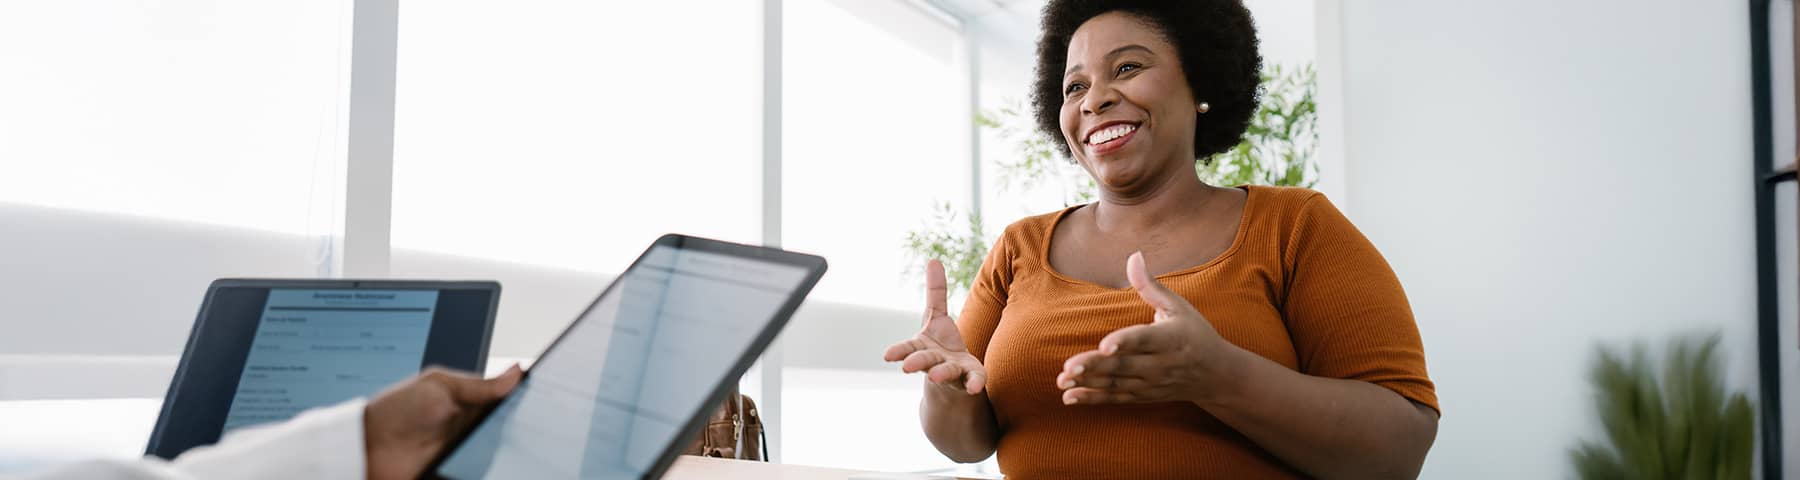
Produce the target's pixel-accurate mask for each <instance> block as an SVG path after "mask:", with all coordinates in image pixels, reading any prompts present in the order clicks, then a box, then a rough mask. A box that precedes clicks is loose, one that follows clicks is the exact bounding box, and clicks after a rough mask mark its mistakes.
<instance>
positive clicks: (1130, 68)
mask: <svg viewBox="0 0 1800 480" xmlns="http://www.w3.org/2000/svg"><path fill="white" fill-rule="evenodd" d="M1140 68H1144V66H1143V65H1138V64H1135V63H1127V64H1124V65H1119V74H1120V75H1124V74H1125V72H1130V71H1133V70H1137V69H1140Z"/></svg>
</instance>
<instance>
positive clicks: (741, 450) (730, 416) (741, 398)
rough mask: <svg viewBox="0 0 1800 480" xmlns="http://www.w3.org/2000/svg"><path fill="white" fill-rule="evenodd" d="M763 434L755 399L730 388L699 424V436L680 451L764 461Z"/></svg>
mask: <svg viewBox="0 0 1800 480" xmlns="http://www.w3.org/2000/svg"><path fill="white" fill-rule="evenodd" d="M763 435H764V433H763V424H762V415H759V414H757V412H756V402H755V401H753V400H750V396H749V395H742V394H739V393H738V391H737V389H736V388H733V389H731V393H730V394H729V395H726V396H725V403H724V404H723V405H719V408H718V410H716V411H714V412H713V414H712V416H711V417H710V418H708V419H707V421H706V425H705V426H703V427H701V428H700V438H699V439H696V440H695V441H694V444H693V445H689V446H688V448H687V450H685V451H682V452H681V453H682V454H683V455H699V456H702V457H716V458H733V459H738V460H757V461H764V462H766V461H769V449H768V448H769V447H768V445H767V444H766V442H765V440H767V438H766V437H764V436H763Z"/></svg>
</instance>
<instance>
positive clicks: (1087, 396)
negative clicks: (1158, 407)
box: [1062, 387, 1143, 405]
mask: <svg viewBox="0 0 1800 480" xmlns="http://www.w3.org/2000/svg"><path fill="white" fill-rule="evenodd" d="M1062 400H1063V404H1064V405H1076V404H1085V405H1093V404H1101V403H1136V402H1140V401H1143V399H1142V397H1141V396H1139V394H1138V393H1136V392H1120V391H1110V390H1101V389H1097V388H1087V387H1076V388H1071V389H1068V390H1064V391H1063V394H1062Z"/></svg>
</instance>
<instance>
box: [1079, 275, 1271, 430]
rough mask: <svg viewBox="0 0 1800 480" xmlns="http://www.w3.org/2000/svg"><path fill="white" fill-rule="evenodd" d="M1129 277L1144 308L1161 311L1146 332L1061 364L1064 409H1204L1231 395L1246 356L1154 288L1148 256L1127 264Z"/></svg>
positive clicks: (1115, 336) (1134, 329) (1119, 336)
mask: <svg viewBox="0 0 1800 480" xmlns="http://www.w3.org/2000/svg"><path fill="white" fill-rule="evenodd" d="M1125 276H1126V277H1127V278H1129V279H1130V280H1131V288H1132V289H1135V290H1137V293H1138V296H1139V297H1142V298H1143V299H1144V303H1148V304H1150V306H1151V307H1153V308H1155V309H1156V317H1155V319H1154V320H1153V321H1152V322H1151V323H1149V324H1144V325H1133V326H1130V327H1125V328H1121V329H1118V330H1116V331H1114V332H1112V333H1111V334H1108V335H1107V336H1106V338H1103V339H1101V340H1100V348H1099V349H1096V350H1089V351H1086V352H1081V353H1078V354H1075V356H1073V357H1069V359H1068V360H1067V361H1065V362H1063V371H1062V373H1061V374H1058V375H1057V376H1056V385H1057V386H1058V387H1060V388H1062V389H1063V394H1062V400H1063V403H1064V404H1069V405H1074V404H1101V403H1153V402H1197V403H1203V402H1204V401H1205V400H1207V399H1209V398H1212V397H1213V396H1214V394H1216V393H1218V392H1221V391H1228V389H1229V388H1231V387H1230V386H1229V384H1230V382H1231V381H1233V380H1235V378H1234V377H1235V375H1234V374H1233V372H1235V371H1239V365H1242V363H1243V362H1241V361H1238V359H1239V358H1241V355H1245V354H1248V353H1249V352H1248V351H1245V350H1243V349H1241V348H1238V347H1237V346H1235V345H1232V344H1231V343H1230V342H1226V341H1225V339H1224V338H1222V337H1220V336H1219V332H1218V330H1215V329H1213V326H1212V322H1209V321H1207V320H1206V317H1205V316H1202V315H1200V311H1198V310H1195V309H1194V306H1193V305H1192V304H1189V303H1188V301H1187V299H1185V298H1182V297H1181V295H1179V294H1176V293H1175V292H1174V291H1173V290H1169V288H1168V287H1166V286H1163V284H1162V283H1161V282H1157V281H1156V279H1155V278H1152V277H1151V276H1150V274H1149V273H1148V272H1147V271H1146V270H1145V268H1144V254H1143V253H1141V252H1140V253H1134V254H1132V255H1131V258H1129V259H1126V260H1125Z"/></svg>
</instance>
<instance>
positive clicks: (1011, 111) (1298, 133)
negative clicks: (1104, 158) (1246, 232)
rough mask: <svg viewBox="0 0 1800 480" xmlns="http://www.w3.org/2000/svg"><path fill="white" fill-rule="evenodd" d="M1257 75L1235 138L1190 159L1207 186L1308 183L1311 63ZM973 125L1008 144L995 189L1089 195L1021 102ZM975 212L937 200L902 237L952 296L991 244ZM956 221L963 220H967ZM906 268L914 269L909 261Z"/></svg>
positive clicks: (1078, 200) (1086, 198)
mask: <svg viewBox="0 0 1800 480" xmlns="http://www.w3.org/2000/svg"><path fill="white" fill-rule="evenodd" d="M1262 77H1263V94H1262V96H1261V98H1260V100H1259V103H1258V104H1257V109H1256V112H1255V113H1254V114H1252V116H1251V118H1250V125H1249V127H1248V128H1247V129H1246V130H1245V131H1244V138H1243V141H1242V142H1240V143H1239V144H1238V145H1237V146H1235V147H1232V148H1231V149H1230V150H1227V151H1226V152H1224V153H1221V154H1218V155H1215V156H1213V157H1212V158H1210V159H1196V160H1195V161H1194V173H1195V174H1196V175H1198V176H1199V177H1200V179H1201V180H1204V181H1206V182H1207V183H1209V184H1213V185H1246V184H1255V185H1280V186H1302V187H1311V186H1313V185H1314V184H1315V183H1317V182H1318V175H1319V169H1318V166H1317V165H1316V164H1315V163H1314V162H1313V154H1314V152H1315V150H1316V148H1317V146H1318V143H1319V135H1318V131H1317V129H1316V127H1317V125H1318V107H1317V105H1315V104H1314V96H1315V95H1314V92H1315V91H1316V90H1317V89H1316V80H1317V77H1316V75H1315V74H1314V72H1313V68H1312V65H1311V64H1302V65H1300V66H1298V67H1294V68H1288V67H1283V66H1281V65H1271V66H1270V67H1269V68H1268V69H1267V70H1265V71H1264V72H1263V73H1262ZM975 123H976V124H977V125H980V126H981V127H982V128H985V129H988V130H991V131H993V132H994V133H996V134H997V135H998V136H999V138H1000V139H1001V140H1003V141H1006V142H1009V143H1012V144H1013V145H1014V150H1015V151H1016V152H1018V154H1017V155H1015V156H1014V157H1013V158H1011V159H1008V160H1002V161H998V162H995V163H996V167H998V175H996V177H997V178H998V180H999V186H1000V188H1001V189H1002V190H1004V191H1012V190H1026V189H1031V188H1034V187H1037V186H1040V185H1052V186H1054V187H1056V188H1059V189H1061V192H1062V194H1061V197H1062V204H1063V206H1064V207H1067V206H1070V205H1076V204H1082V203H1087V202H1091V201H1093V199H1094V196H1095V195H1096V193H1097V192H1098V187H1097V186H1096V185H1094V179H1093V178H1091V177H1089V176H1088V175H1087V172H1086V171H1083V170H1082V169H1081V167H1080V166H1078V165H1075V163H1074V162H1070V161H1069V160H1068V159H1067V157H1066V156H1065V155H1064V152H1063V151H1062V150H1061V149H1059V148H1057V147H1056V142H1055V141H1053V140H1052V139H1051V138H1050V137H1048V136H1046V135H1044V134H1043V133H1042V132H1039V131H1038V130H1037V127H1036V122H1035V121H1033V119H1032V118H1031V115H1030V113H1029V109H1028V108H1027V107H1026V106H1025V104H1024V102H1022V101H1019V100H1018V99H1012V100H1007V101H1004V102H1002V104H1001V107H1000V108H998V109H994V110H988V111H984V112H981V113H980V114H977V115H976V116H975ZM1208 160H1211V161H1208ZM979 218H980V216H979V215H977V214H976V213H975V212H967V213H960V214H959V213H958V212H957V211H956V210H955V209H954V208H952V207H951V206H950V205H949V204H945V203H940V204H938V205H937V209H936V211H935V212H934V214H933V216H932V217H931V218H929V219H927V220H926V222H925V223H926V225H925V228H924V229H923V230H914V231H912V232H909V233H907V235H906V250H907V252H908V253H909V254H910V256H911V257H913V259H914V260H915V261H914V262H912V263H913V264H915V265H916V264H919V263H920V262H923V261H924V259H927V258H936V259H938V260H940V261H942V262H944V270H945V271H944V274H945V276H946V278H947V280H948V281H949V284H950V291H951V293H952V295H957V294H960V293H963V292H967V291H968V288H969V286H970V285H972V283H973V281H974V279H975V274H976V272H977V271H978V270H980V268H981V261H982V259H984V258H986V257H987V249H988V244H990V243H992V239H989V238H987V237H986V235H984V232H983V231H982V228H981V222H980V221H979ZM961 219H966V220H968V222H967V224H966V225H965V224H964V222H963V221H961ZM909 271H917V270H916V267H910V268H909Z"/></svg>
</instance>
